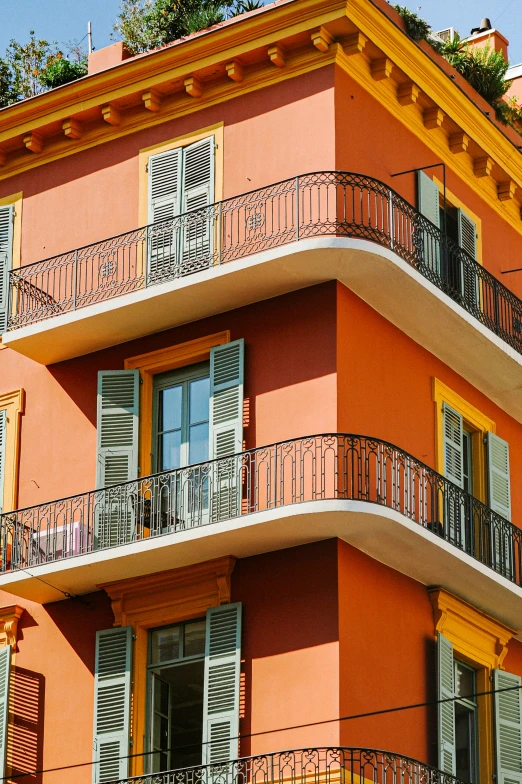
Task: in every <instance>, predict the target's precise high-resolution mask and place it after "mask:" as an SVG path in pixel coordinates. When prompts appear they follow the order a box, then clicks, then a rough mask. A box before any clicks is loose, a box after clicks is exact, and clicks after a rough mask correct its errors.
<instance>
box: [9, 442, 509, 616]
mask: <svg viewBox="0 0 522 784" xmlns="http://www.w3.org/2000/svg"><path fill="white" fill-rule="evenodd" d="M332 537H338V538H340V539H343V540H345V541H346V542H348V543H350V544H352V545H354V546H355V547H357V548H358V549H360V550H363V551H365V552H367V553H368V554H369V555H370V556H371V557H373V558H375V559H377V560H378V561H382V562H383V563H385V564H388V565H389V566H391V567H392V568H394V569H396V570H398V571H400V572H403V573H405V574H407V575H409V576H411V577H412V578H413V579H415V580H418V581H420V582H421V583H424V584H425V585H435V584H442V585H444V586H445V587H446V588H447V589H448V590H450V591H453V592H454V593H456V594H458V595H459V596H462V597H464V598H467V599H468V601H470V602H471V603H472V604H473V605H475V606H477V607H479V608H481V609H483V610H484V611H486V612H490V613H491V614H493V615H495V617H497V616H498V615H499V612H500V610H499V608H502V610H501V614H502V620H504V622H506V623H508V625H511V626H512V627H513V628H519V626H520V623H519V621H520V612H521V608H522V587H521V586H522V531H521V530H520V529H519V528H517V527H516V526H514V525H512V524H511V523H510V522H508V521H507V520H505V519H504V518H502V517H500V516H499V515H497V514H496V513H494V512H492V511H491V510H490V509H489V508H488V507H487V506H485V505H484V504H483V503H481V502H480V501H478V500H477V499H476V498H473V497H472V496H471V495H468V494H467V493H465V492H464V491H463V490H460V489H459V488H458V487H456V485H454V484H452V483H451V482H449V481H448V480H447V479H445V478H444V477H442V476H441V475H440V474H438V473H437V472H436V471H433V469H431V468H429V467H428V466H426V465H425V464H424V463H422V462H420V461H419V460H417V459H416V458H414V457H412V456H411V455H409V454H407V453H406V452H403V451H402V450H400V449H398V448H397V447H395V446H393V445H392V444H389V443H387V442H385V441H381V440H379V439H375V438H370V437H367V436H359V435H346V434H338V433H337V434H327V435H317V436H308V437H304V438H299V439H296V440H292V441H285V442H281V443H278V444H272V445H270V446H263V447H258V448H256V449H253V450H250V451H247V452H243V453H240V454H237V455H233V456H231V457H227V458H224V459H220V460H214V461H209V462H206V463H200V464H198V465H194V466H188V467H186V468H181V469H177V470H175V471H170V472H167V473H161V474H155V475H153V476H149V477H144V478H140V479H138V480H135V481H132V482H127V483H125V484H121V485H114V486H111V487H107V488H105V489H102V490H94V491H92V492H89V493H84V494H81V495H76V496H72V497H69V498H64V499H60V500H58V501H52V502H50V503H47V504H40V505H38V506H33V507H29V508H27V509H21V510H18V511H14V512H8V513H5V514H3V515H1V516H0V548H1V550H0V552H1V557H2V562H1V571H0V589H3V590H6V591H8V592H12V593H15V594H17V595H18V596H22V597H25V598H28V599H33V600H35V601H40V602H47V601H55V600H58V599H60V598H63V594H73V595H77V594H80V593H85V592H89V591H93V590H96V587H97V586H98V585H100V584H103V583H105V582H109V581H113V580H119V579H123V578H124V577H132V576H139V575H144V574H152V573H155V572H160V571H163V570H166V569H173V568H176V567H179V566H186V565H189V564H193V563H199V562H201V561H205V560H209V559H211V558H219V557H221V556H225V555H230V554H232V555H234V556H236V557H240V558H241V557H246V556H249V555H255V554H258V553H264V552H270V551H273V550H279V549H282V548H287V547H293V546H295V545H299V544H305V543H309V542H314V541H320V540H324V539H329V538H332ZM60 592H62V593H60Z"/></svg>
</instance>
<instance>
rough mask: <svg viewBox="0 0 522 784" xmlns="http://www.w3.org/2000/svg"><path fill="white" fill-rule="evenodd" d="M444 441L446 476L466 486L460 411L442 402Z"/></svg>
mask: <svg viewBox="0 0 522 784" xmlns="http://www.w3.org/2000/svg"><path fill="white" fill-rule="evenodd" d="M442 419H443V423H442V428H443V430H442V441H443V449H444V476H445V477H446V479H449V480H450V481H451V482H453V484H455V485H457V486H458V487H461V488H462V487H463V486H464V473H463V466H464V454H463V436H462V430H463V423H462V416H461V414H459V412H458V411H455V410H454V409H453V408H450V406H448V405H447V404H446V403H443V404H442Z"/></svg>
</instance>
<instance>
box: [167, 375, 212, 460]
mask: <svg viewBox="0 0 522 784" xmlns="http://www.w3.org/2000/svg"><path fill="white" fill-rule="evenodd" d="M209 421H210V363H208V362H203V363H201V364H198V365H193V366H192V367H191V368H189V369H188V370H185V369H183V370H181V371H179V370H178V371H173V372H171V373H162V374H160V375H157V376H155V377H154V424H153V427H154V431H155V432H154V434H153V445H154V446H153V465H154V468H153V470H154V471H171V470H173V469H175V468H180V467H181V466H186V465H194V463H202V462H204V461H206V460H208V459H209Z"/></svg>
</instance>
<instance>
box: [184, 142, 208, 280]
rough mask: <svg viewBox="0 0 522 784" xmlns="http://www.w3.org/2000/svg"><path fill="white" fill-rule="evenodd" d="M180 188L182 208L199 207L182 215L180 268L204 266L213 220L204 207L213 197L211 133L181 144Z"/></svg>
mask: <svg viewBox="0 0 522 784" xmlns="http://www.w3.org/2000/svg"><path fill="white" fill-rule="evenodd" d="M182 190H183V199H182V212H183V213H187V212H192V211H194V210H198V211H199V212H197V214H196V215H194V216H187V215H186V216H185V217H184V219H183V221H184V226H183V269H184V271H186V272H192V271H194V269H204V268H205V267H208V266H209V265H210V263H211V257H212V245H213V242H212V240H213V225H214V223H213V217H212V215H211V213H210V211H209V210H205V207H208V206H209V204H212V203H213V201H214V137H213V136H209V137H207V138H206V139H202V140H201V141H199V142H196V143H195V144H191V145H189V146H188V147H185V148H184V150H183V189H182Z"/></svg>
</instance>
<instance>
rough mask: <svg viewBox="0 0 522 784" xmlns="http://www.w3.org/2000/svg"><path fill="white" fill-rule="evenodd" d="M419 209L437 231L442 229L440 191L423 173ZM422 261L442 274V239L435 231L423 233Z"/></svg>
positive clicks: (420, 183) (419, 183) (420, 181)
mask: <svg viewBox="0 0 522 784" xmlns="http://www.w3.org/2000/svg"><path fill="white" fill-rule="evenodd" d="M417 197H418V208H419V212H420V213H421V215H424V217H425V218H427V219H428V220H429V221H430V222H431V223H433V224H434V225H435V226H436V227H437V229H440V207H439V189H438V186H437V184H436V183H435V182H433V180H432V179H431V178H430V177H428V175H427V174H425V173H424V172H423V171H418V172H417ZM420 236H421V248H422V250H421V255H422V261H423V262H424V263H425V264H426V265H427V266H428V267H429V268H430V269H431V270H432V271H433V272H434V273H435V274H436V275H438V274H439V273H440V237H439V233H438V232H437V231H435V230H429V231H426V230H423V231H421V235H420Z"/></svg>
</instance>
